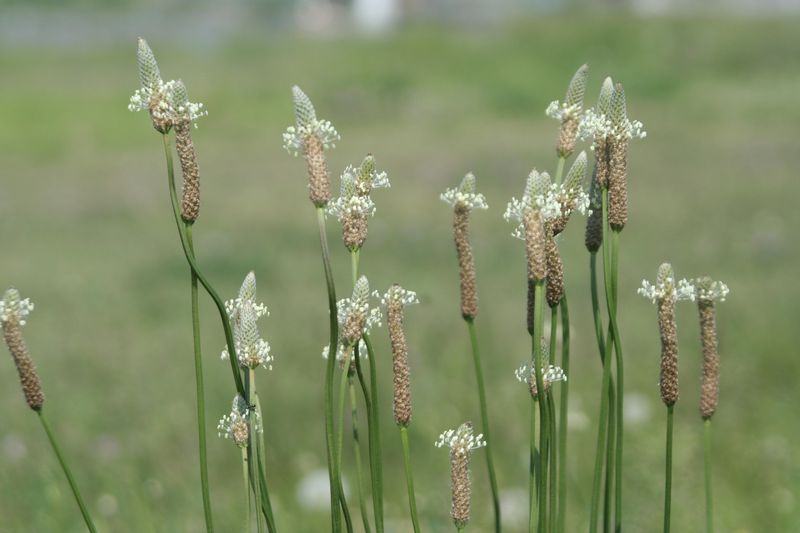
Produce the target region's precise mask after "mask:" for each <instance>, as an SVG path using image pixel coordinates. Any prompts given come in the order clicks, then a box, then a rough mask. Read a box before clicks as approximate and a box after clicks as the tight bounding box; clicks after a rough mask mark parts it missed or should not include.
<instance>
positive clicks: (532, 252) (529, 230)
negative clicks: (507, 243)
mask: <svg viewBox="0 0 800 533" xmlns="http://www.w3.org/2000/svg"><path fill="white" fill-rule="evenodd" d="M522 224H523V227H524V229H525V255H526V256H527V259H528V279H529V280H531V281H534V282H536V281H544V280H545V278H546V277H547V259H546V254H545V249H546V247H547V244H546V239H545V230H544V226H543V224H542V215H541V214H540V213H539V211H536V210H533V209H528V210H527V211H526V212H525V214H524V216H523V219H522Z"/></svg>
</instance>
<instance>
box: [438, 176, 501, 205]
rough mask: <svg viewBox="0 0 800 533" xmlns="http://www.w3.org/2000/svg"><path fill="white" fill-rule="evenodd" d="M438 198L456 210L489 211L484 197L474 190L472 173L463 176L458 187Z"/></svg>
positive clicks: (474, 184) (448, 190)
mask: <svg viewBox="0 0 800 533" xmlns="http://www.w3.org/2000/svg"><path fill="white" fill-rule="evenodd" d="M439 198H441V200H442V201H443V202H445V203H446V204H448V205H450V206H451V207H453V208H456V209H459V208H460V209H467V210H471V209H489V205H488V204H487V203H486V197H484V196H483V195H482V194H480V193H478V192H477V190H476V178H475V174H473V173H472V172H469V173H467V175H466V176H464V178H463V179H462V180H461V183H460V184H459V186H458V187H456V188H453V189H447V190H446V191H445V192H443V193H442V194H440V195H439Z"/></svg>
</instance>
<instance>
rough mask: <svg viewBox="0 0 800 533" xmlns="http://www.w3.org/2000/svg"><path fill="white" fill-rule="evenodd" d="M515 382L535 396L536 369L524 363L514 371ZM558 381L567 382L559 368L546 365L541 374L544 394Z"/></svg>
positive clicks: (564, 374)
mask: <svg viewBox="0 0 800 533" xmlns="http://www.w3.org/2000/svg"><path fill="white" fill-rule="evenodd" d="M514 376H515V377H516V378H517V381H519V382H520V383H524V384H525V385H527V386H528V389H529V390H530V391H531V393H532V394H533V395H534V396H536V369H535V368H534V366H533V364H530V363H526V364H523V365H522V366H520V367H519V368H517V369H516V370H515V371H514ZM558 381H567V374H566V373H564V370H563V369H562V368H561V367H559V366H554V365H547V369H546V370H545V371H544V373H543V374H542V384H543V386H544V390H545V392H546V391H548V390H550V385H551V384H553V383H556V382H558Z"/></svg>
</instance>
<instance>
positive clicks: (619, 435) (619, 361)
mask: <svg viewBox="0 0 800 533" xmlns="http://www.w3.org/2000/svg"><path fill="white" fill-rule="evenodd" d="M619 234H620V230H616V229H612V230H611V287H612V291H611V295H612V298H611V300H610V302H611V303H610V305H611V307H610V311H609V316H610V321H609V322H610V324H611V328H612V330H613V331H614V354H615V355H616V358H615V360H616V370H617V398H616V414H617V417H616V428H615V430H616V444H615V454H616V457H615V462H616V466H615V469H614V531H615V532H616V533H620V532H621V531H622V444H623V435H624V429H623V426H624V422H625V420H624V418H623V411H622V410H623V407H624V404H625V397H624V394H625V372H624V366H623V358H622V338H621V337H620V332H619V326H618V325H617V294H618V280H619Z"/></svg>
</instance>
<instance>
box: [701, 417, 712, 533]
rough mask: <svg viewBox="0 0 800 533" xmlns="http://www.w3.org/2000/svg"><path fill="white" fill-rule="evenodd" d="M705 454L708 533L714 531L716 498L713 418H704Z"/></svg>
mask: <svg viewBox="0 0 800 533" xmlns="http://www.w3.org/2000/svg"><path fill="white" fill-rule="evenodd" d="M703 437H704V438H703V444H704V446H703V452H704V453H703V455H704V457H703V458H704V461H703V463H704V466H705V473H706V475H705V477H706V533H714V499H713V498H712V494H711V488H712V483H711V481H712V480H711V419H710V418H706V419H705V420H703Z"/></svg>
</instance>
